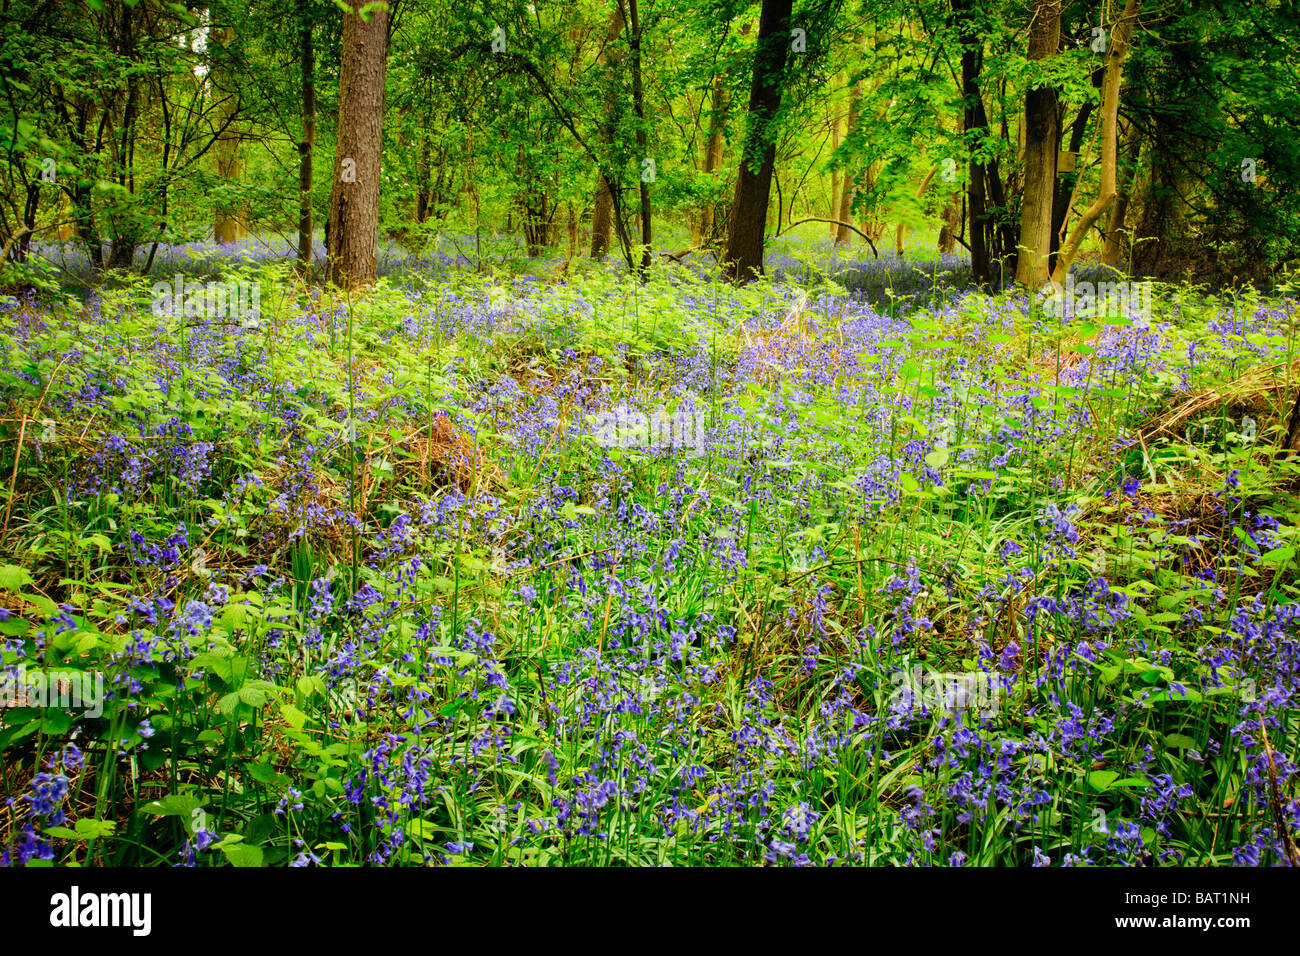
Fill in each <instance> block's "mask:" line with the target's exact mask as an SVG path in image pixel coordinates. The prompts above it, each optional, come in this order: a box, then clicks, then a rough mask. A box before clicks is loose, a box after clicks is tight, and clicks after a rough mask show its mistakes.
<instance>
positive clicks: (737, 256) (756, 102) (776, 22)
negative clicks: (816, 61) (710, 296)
mask: <svg viewBox="0 0 1300 956" xmlns="http://www.w3.org/2000/svg"><path fill="white" fill-rule="evenodd" d="M792 9H793V0H763V8H762V12H761V13H760V15H759V20H758V44H757V49H756V51H755V53H754V81H753V85H752V86H751V87H750V92H749V115H748V119H747V125H746V130H745V145H744V148H743V150H742V151H741V156H740V168H739V170H738V171H737V173H736V193H735V200H734V202H733V203H732V210H731V230H730V233H729V235H728V236H727V248H726V252H725V253H723V269H724V270H725V272H726V274H727V275H728V277H729V278H731V279H733V280H735V281H739V282H745V281H748V280H750V279H752V278H754V277H755V276H756V275H761V274H762V272H763V239H764V232H765V231H766V229H767V205H768V198H769V195H770V193H771V189H772V170H773V169H774V168H775V167H776V129H775V128H774V127H775V121H776V117H777V113H778V112H779V111H780V108H781V95H782V92H783V91H784V87H785V64H786V57H787V54H788V53H789V49H790V15H791V12H792Z"/></svg>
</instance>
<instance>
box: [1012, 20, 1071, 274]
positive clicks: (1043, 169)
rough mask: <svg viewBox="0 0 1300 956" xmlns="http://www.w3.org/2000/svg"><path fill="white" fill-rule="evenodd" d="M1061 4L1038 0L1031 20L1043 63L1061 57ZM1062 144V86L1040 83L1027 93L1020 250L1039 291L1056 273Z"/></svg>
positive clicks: (1020, 263)
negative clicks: (1055, 206)
mask: <svg viewBox="0 0 1300 956" xmlns="http://www.w3.org/2000/svg"><path fill="white" fill-rule="evenodd" d="M1061 4H1062V0H1035V2H1034V12H1033V19H1032V20H1031V21H1030V24H1029V59H1031V60H1038V61H1042V60H1048V59H1050V58H1051V57H1053V56H1055V55H1056V52H1057V49H1058V48H1059V47H1060V44H1061ZM1060 148H1061V121H1060V115H1059V113H1058V110H1057V96H1056V89H1055V88H1054V87H1052V86H1048V85H1043V86H1035V87H1033V88H1031V89H1030V90H1029V91H1028V92H1027V93H1026V94H1025V192H1024V198H1023V200H1022V201H1021V206H1020V243H1019V245H1018V247H1017V250H1016V251H1017V255H1016V281H1017V282H1019V283H1020V284H1021V285H1025V286H1029V287H1030V288H1034V289H1036V288H1038V287H1039V286H1040V285H1042V284H1043V283H1045V282H1046V281H1047V279H1048V276H1049V274H1050V273H1049V269H1048V265H1049V263H1048V256H1049V254H1050V252H1051V247H1052V202H1053V199H1054V197H1055V195H1056V156H1057V152H1058V151H1059V150H1060Z"/></svg>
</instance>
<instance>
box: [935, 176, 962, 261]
mask: <svg viewBox="0 0 1300 956" xmlns="http://www.w3.org/2000/svg"><path fill="white" fill-rule="evenodd" d="M960 208H961V193H959V192H958V193H953V194H952V195H950V196H949V197H948V203H947V205H945V206H944V207H943V226H942V227H941V228H940V229H939V254H940V255H945V256H946V255H950V254H952V253H953V252H954V251H955V250H956V249H957V230H958V229H960V228H961V212H960Z"/></svg>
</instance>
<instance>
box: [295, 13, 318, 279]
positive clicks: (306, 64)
mask: <svg viewBox="0 0 1300 956" xmlns="http://www.w3.org/2000/svg"><path fill="white" fill-rule="evenodd" d="M309 7H310V0H298V34H299V37H300V47H299V64H300V66H301V69H302V141H301V142H299V143H298V271H299V273H301V274H303V275H306V274H307V270H308V269H310V268H311V247H312V232H313V226H314V222H313V217H312V202H311V193H312V151H313V149H314V148H315V145H316V49H315V46H314V44H313V42H312V25H311V19H310V18H309Z"/></svg>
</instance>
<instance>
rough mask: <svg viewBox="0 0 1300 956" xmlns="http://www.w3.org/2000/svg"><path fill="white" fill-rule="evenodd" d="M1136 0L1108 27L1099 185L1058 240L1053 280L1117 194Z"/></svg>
mask: <svg viewBox="0 0 1300 956" xmlns="http://www.w3.org/2000/svg"><path fill="white" fill-rule="evenodd" d="M1137 5H1138V0H1128V2H1127V3H1125V4H1124V12H1123V13H1121V14H1120V17H1119V19H1118V20H1117V21H1116V22H1115V26H1114V28H1113V29H1112V30H1111V31H1110V38H1109V42H1108V43H1107V45H1106V73H1105V77H1104V78H1103V79H1102V89H1101V185H1100V187H1099V190H1098V193H1097V198H1096V199H1095V200H1093V203H1092V205H1091V206H1089V207H1088V208H1087V209H1086V210H1085V211H1084V213H1083V215H1081V216H1080V217H1079V221H1078V222H1077V223H1075V225H1074V228H1073V229H1072V230H1071V231H1070V235H1069V237H1068V238H1067V239H1066V240H1065V241H1064V242H1063V243H1062V244H1061V252H1060V254H1059V255H1058V256H1057V257H1056V268H1055V269H1054V270H1053V272H1052V281H1054V282H1058V283H1064V282H1065V277H1066V276H1067V275H1068V274H1069V272H1070V264H1071V263H1073V262H1074V257H1075V256H1076V255H1078V252H1079V246H1080V245H1082V243H1083V240H1084V237H1085V236H1086V235H1087V234H1088V230H1089V229H1091V228H1092V227H1093V225H1094V224H1095V223H1096V222H1097V220H1098V219H1100V218H1101V216H1102V215H1103V214H1104V213H1105V212H1106V210H1107V209H1109V208H1110V205H1111V203H1113V202H1114V201H1115V194H1116V191H1117V190H1116V172H1115V170H1116V166H1117V165H1118V160H1117V156H1116V154H1117V152H1118V140H1119V88H1120V84H1121V83H1122V82H1123V80H1124V60H1125V59H1126V58H1127V57H1128V51H1129V38H1130V37H1132V35H1133V26H1134V23H1135V22H1136V21H1137Z"/></svg>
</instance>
